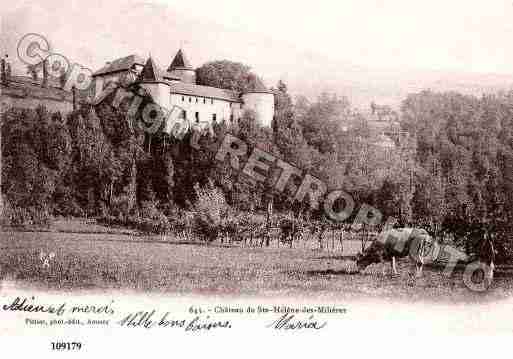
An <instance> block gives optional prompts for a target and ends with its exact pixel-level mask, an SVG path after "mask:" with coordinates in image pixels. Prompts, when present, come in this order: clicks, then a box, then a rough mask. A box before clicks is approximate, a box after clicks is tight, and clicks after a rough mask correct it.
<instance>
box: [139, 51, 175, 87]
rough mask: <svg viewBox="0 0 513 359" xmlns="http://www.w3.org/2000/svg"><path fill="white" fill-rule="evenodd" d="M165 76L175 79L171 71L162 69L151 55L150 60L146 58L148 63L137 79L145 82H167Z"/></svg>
mask: <svg viewBox="0 0 513 359" xmlns="http://www.w3.org/2000/svg"><path fill="white" fill-rule="evenodd" d="M164 78H166V79H175V78H174V77H172V76H171V75H170V74H169V73H167V72H164V71H162V70H161V69H160V67H159V66H158V65H157V64H156V63H155V61H154V60H153V58H152V57H151V56H150V57H149V58H148V60H146V64H145V65H144V67H143V69H142V71H141V73H140V74H139V77H138V78H137V80H138V81H143V82H166V81H165V79H164ZM166 83H167V82H166Z"/></svg>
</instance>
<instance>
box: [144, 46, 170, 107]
mask: <svg viewBox="0 0 513 359" xmlns="http://www.w3.org/2000/svg"><path fill="white" fill-rule="evenodd" d="M137 81H138V82H139V84H140V85H141V87H142V88H144V89H145V90H146V91H148V92H149V93H150V95H151V97H152V98H153V101H155V103H156V104H157V105H159V106H161V107H164V108H166V109H168V110H169V109H170V107H171V92H170V85H169V83H168V82H167V81H165V80H164V77H163V73H162V71H161V70H160V69H159V67H158V66H157V64H156V63H155V61H153V59H152V57H151V56H150V57H149V58H148V60H147V61H146V64H145V65H144V67H143V69H142V71H141V73H140V74H139V77H138V79H137Z"/></svg>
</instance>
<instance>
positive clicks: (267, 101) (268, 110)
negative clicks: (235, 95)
mask: <svg viewBox="0 0 513 359" xmlns="http://www.w3.org/2000/svg"><path fill="white" fill-rule="evenodd" d="M241 97H242V102H243V106H242V109H243V110H252V111H254V112H255V114H256V117H257V118H256V119H257V121H259V122H260V123H261V124H262V125H263V126H266V127H271V124H272V121H273V118H274V94H273V93H272V92H271V91H268V90H254V91H246V92H244V93H243V94H242V96H241Z"/></svg>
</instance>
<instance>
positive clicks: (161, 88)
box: [141, 82, 172, 110]
mask: <svg viewBox="0 0 513 359" xmlns="http://www.w3.org/2000/svg"><path fill="white" fill-rule="evenodd" d="M141 87H142V88H144V89H145V90H147V91H148V92H149V93H150V95H151V97H152V98H153V100H154V101H155V102H156V103H157V104H158V105H159V106H162V107H165V108H166V109H167V110H171V107H172V106H170V103H171V94H170V93H169V85H167V84H164V83H161V82H145V83H142V84H141Z"/></svg>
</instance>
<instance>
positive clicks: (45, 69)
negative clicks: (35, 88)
mask: <svg viewBox="0 0 513 359" xmlns="http://www.w3.org/2000/svg"><path fill="white" fill-rule="evenodd" d="M47 65H48V61H47V60H46V59H44V60H43V81H42V82H41V87H46V86H48V69H47V68H46V66H47Z"/></svg>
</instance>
